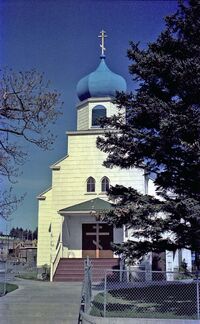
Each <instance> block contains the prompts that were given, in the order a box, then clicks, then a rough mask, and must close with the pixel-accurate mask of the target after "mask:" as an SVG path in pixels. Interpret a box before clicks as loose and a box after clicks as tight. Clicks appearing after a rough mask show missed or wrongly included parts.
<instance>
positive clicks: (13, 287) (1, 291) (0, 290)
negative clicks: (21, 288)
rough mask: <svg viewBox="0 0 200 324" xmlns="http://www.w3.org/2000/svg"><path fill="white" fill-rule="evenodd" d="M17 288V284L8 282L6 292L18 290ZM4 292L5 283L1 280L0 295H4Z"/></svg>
mask: <svg viewBox="0 0 200 324" xmlns="http://www.w3.org/2000/svg"><path fill="white" fill-rule="evenodd" d="M17 288H18V286H17V285H14V284H10V283H6V291H5V293H6V294H8V293H10V292H11V291H14V290H16V289H17ZM3 294H4V283H3V282H0V296H2V295H3Z"/></svg>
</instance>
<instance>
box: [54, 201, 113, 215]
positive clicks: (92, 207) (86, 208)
mask: <svg viewBox="0 0 200 324" xmlns="http://www.w3.org/2000/svg"><path fill="white" fill-rule="evenodd" d="M112 208H113V205H112V204H111V203H109V202H108V201H105V200H103V199H100V198H95V199H91V200H87V201H84V202H82V203H80V204H77V205H73V206H70V207H67V208H64V209H61V210H59V212H58V213H59V214H65V213H66V214H68V213H80V212H81V213H82V212H83V213H91V212H93V211H94V212H97V211H103V210H110V209H112Z"/></svg>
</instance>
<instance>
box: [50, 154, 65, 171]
mask: <svg viewBox="0 0 200 324" xmlns="http://www.w3.org/2000/svg"><path fill="white" fill-rule="evenodd" d="M68 156H69V154H67V155H65V156H64V157H63V158H61V159H60V160H58V161H57V162H55V163H54V164H52V165H50V169H52V170H54V171H57V170H58V171H59V170H60V165H57V164H58V163H60V162H62V161H63V160H65V159H66V158H67V157H68Z"/></svg>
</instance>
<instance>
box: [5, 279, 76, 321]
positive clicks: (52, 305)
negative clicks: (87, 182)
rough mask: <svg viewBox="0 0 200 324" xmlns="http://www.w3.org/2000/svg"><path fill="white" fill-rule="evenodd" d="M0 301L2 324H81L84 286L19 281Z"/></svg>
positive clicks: (16, 281)
mask: <svg viewBox="0 0 200 324" xmlns="http://www.w3.org/2000/svg"><path fill="white" fill-rule="evenodd" d="M13 283H15V284H17V285H18V286H19V288H18V289H17V290H15V291H13V292H11V293H9V294H7V295H6V296H4V297H1V298H0V323H1V324H33V323H34V324H64V323H65V324H77V321H78V312H79V303H80V293H81V285H82V283H63V282H62V283H60V282H54V283H51V282H40V281H31V280H23V279H17V280H15V281H13Z"/></svg>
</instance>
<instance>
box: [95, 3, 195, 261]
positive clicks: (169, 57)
mask: <svg viewBox="0 0 200 324" xmlns="http://www.w3.org/2000/svg"><path fill="white" fill-rule="evenodd" d="M165 21H166V26H165V30H164V31H163V32H162V33H161V34H160V35H159V37H158V38H157V40H156V41H155V42H153V43H150V44H149V45H148V47H147V48H146V49H140V46H139V44H135V43H131V44H130V49H129V50H128V57H129V59H130V60H131V61H132V62H131V65H130V73H131V75H132V76H133V80H136V81H138V83H139V87H138V89H137V91H136V92H135V93H134V92H133V93H129V94H125V93H118V94H117V96H116V103H117V105H118V106H119V115H118V116H113V117H111V118H106V119H105V120H104V121H103V122H102V126H103V127H105V128H106V129H109V130H107V131H105V132H106V135H105V137H104V138H98V141H97V146H98V147H99V148H100V149H101V150H103V151H104V152H106V153H108V157H107V160H106V161H105V163H104V165H105V166H106V167H113V166H120V167H121V168H132V167H137V168H142V169H144V175H145V177H146V178H147V177H148V176H150V175H151V174H152V173H153V174H154V175H155V181H154V183H155V187H156V193H157V197H156V198H155V197H151V196H150V195H148V194H146V195H143V194H141V193H139V192H137V191H136V190H134V189H133V188H125V187H123V186H115V187H111V189H110V192H109V195H110V198H111V199H113V200H115V201H117V204H116V207H115V208H114V209H113V210H111V211H110V212H108V213H107V214H106V215H105V218H106V219H107V221H108V222H109V223H111V224H115V225H116V226H122V225H126V226H127V227H128V228H132V229H133V230H134V236H133V237H132V239H131V240H129V241H128V242H126V243H123V244H119V245H115V250H116V251H117V252H118V253H124V254H125V255H126V256H129V257H131V258H133V259H135V258H140V257H142V256H143V255H145V254H146V253H147V252H149V251H155V252H161V251H165V250H176V249H177V248H187V249H191V250H193V251H197V252H198V251H199V252H200V168H199V165H200V164H199V162H200V32H199V31H200V2H199V1H196V0H190V1H189V2H184V1H181V2H179V5H178V11H177V12H176V13H175V14H174V15H172V16H170V17H166V19H165ZM124 108H125V111H126V113H125V116H124ZM124 120H126V122H124ZM113 130H114V131H113Z"/></svg>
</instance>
